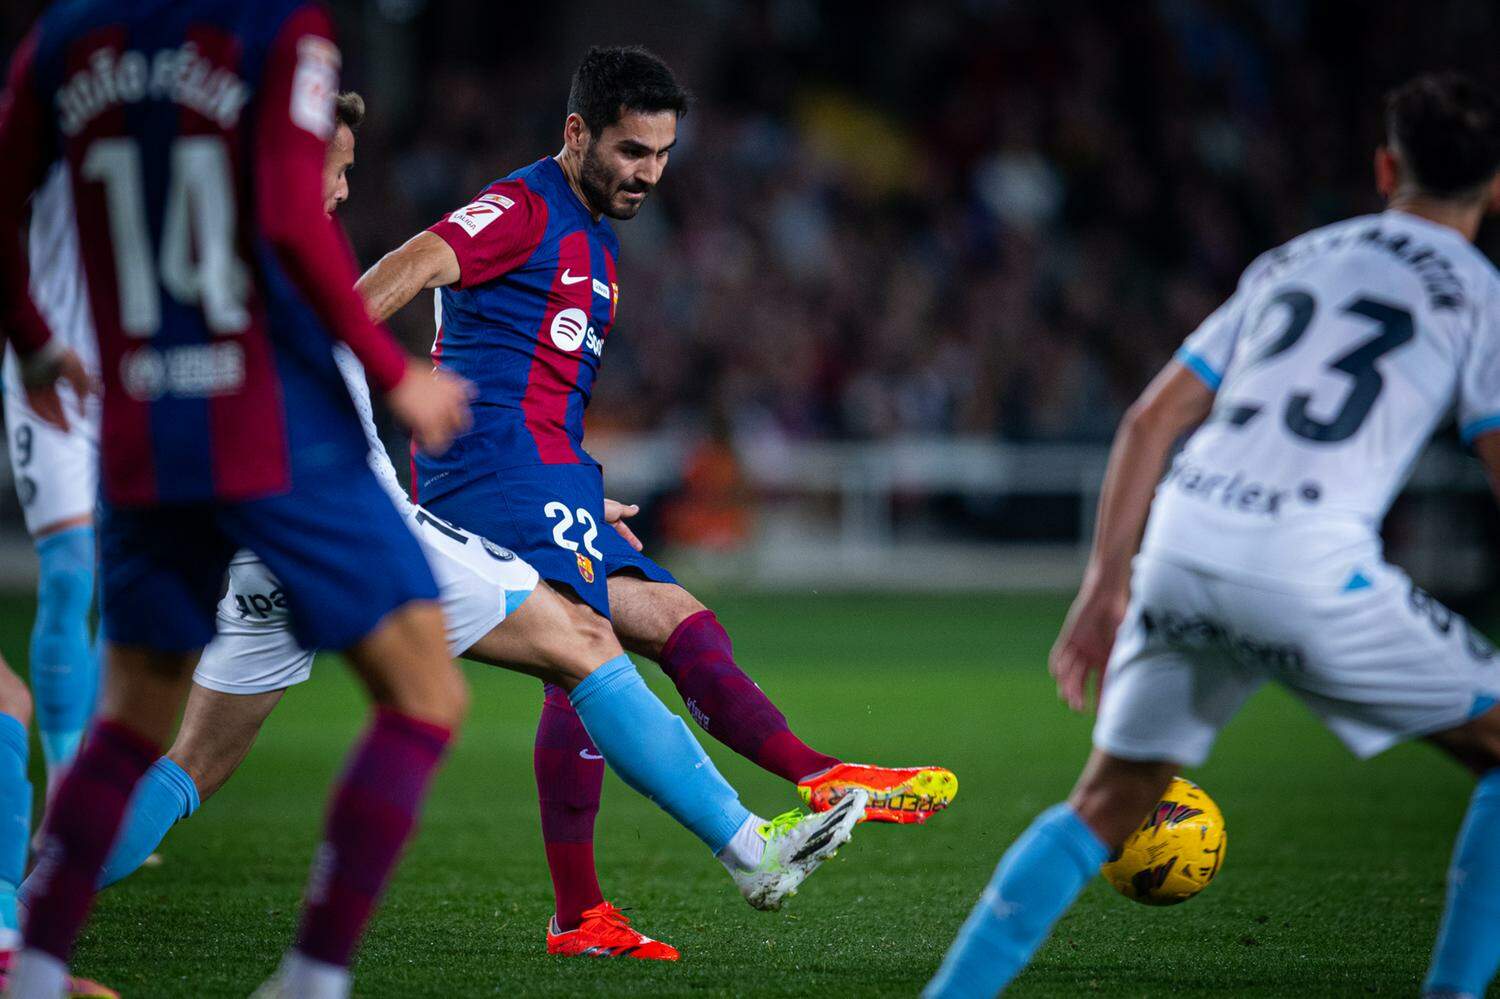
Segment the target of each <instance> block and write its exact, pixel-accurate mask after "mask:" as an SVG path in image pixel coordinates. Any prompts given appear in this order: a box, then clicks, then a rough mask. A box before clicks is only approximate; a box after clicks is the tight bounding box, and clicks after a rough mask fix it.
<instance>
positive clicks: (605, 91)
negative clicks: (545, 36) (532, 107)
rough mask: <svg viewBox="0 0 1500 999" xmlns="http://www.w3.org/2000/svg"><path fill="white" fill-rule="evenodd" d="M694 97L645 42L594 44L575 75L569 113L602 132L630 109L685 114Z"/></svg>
mask: <svg viewBox="0 0 1500 999" xmlns="http://www.w3.org/2000/svg"><path fill="white" fill-rule="evenodd" d="M691 100H692V98H691V97H690V95H689V94H688V92H687V91H686V90H684V89H683V88H682V87H681V86H680V85H679V84H678V83H677V79H676V77H674V76H673V75H672V71H671V70H670V69H668V68H667V64H666V63H664V62H662V61H661V60H660V59H658V58H657V57H656V56H655V55H654V54H652V53H651V52H648V51H647V50H646V49H644V48H642V47H641V46H639V45H630V46H614V47H609V48H606V47H604V46H600V45H595V46H593V47H592V48H590V49H589V50H588V52H586V53H584V56H583V62H581V63H579V64H578V70H577V72H575V73H574V74H573V86H572V87H571V88H570V89H569V90H568V113H569V114H576V115H578V116H579V117H581V118H582V119H583V123H584V124H585V125H587V126H588V127H589V132H591V133H592V134H593V135H595V136H598V135H599V133H600V132H602V131H604V130H605V129H606V128H608V127H609V126H611V125H613V124H614V123H615V122H617V121H619V120H620V116H621V115H622V114H624V113H625V112H627V111H642V112H645V113H647V114H651V113H653V112H657V111H672V112H675V113H676V115H677V117H679V118H681V117H682V116H683V115H685V114H687V111H688V105H689V104H690V103H691Z"/></svg>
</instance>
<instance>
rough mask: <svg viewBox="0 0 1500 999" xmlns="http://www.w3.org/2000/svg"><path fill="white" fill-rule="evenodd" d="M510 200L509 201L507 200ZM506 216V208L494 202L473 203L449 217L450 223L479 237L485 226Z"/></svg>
mask: <svg viewBox="0 0 1500 999" xmlns="http://www.w3.org/2000/svg"><path fill="white" fill-rule="evenodd" d="M507 200H509V199H507ZM504 214H505V208H504V207H503V206H501V205H499V204H496V203H495V202H492V201H473V202H470V203H469V204H467V205H464V206H463V207H462V208H460V209H459V210H458V211H456V212H454V213H453V214H451V215H449V216H448V221H449V222H452V223H453V224H454V225H456V226H458V227H459V228H460V229H462V230H463V231H464V232H466V233H468V234H469V235H470V236H477V235H479V234H480V233H481V232H483V231H484V228H485V226H487V225H489V224H490V223H491V222H493V221H495V220H496V219H497V218H499V217H500V216H501V215H504Z"/></svg>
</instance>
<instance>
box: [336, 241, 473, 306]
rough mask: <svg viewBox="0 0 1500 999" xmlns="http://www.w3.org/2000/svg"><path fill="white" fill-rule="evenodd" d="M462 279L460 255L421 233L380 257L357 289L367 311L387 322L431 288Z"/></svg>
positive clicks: (442, 243) (442, 242)
mask: <svg viewBox="0 0 1500 999" xmlns="http://www.w3.org/2000/svg"><path fill="white" fill-rule="evenodd" d="M458 278H459V270H458V255H457V254H455V253H454V252H453V248H452V247H451V246H449V245H448V244H447V243H446V242H445V241H444V240H443V239H442V237H440V236H437V235H434V234H433V233H430V232H419V233H417V234H416V235H415V236H413V237H412V238H411V239H408V240H407V241H406V242H405V243H402V244H401V245H400V246H399V247H397V248H396V249H394V250H392V251H391V252H390V253H387V254H386V255H385V256H383V257H381V258H380V260H379V262H377V263H376V264H375V266H374V267H371V268H370V269H369V270H367V271H365V273H364V275H363V276H362V277H361V278H360V279H359V281H358V282H357V283H356V284H355V285H354V290H355V291H357V292H359V295H360V297H361V298H363V299H364V301H365V311H366V312H368V313H369V314H370V318H371V319H373V320H374V321H376V322H377V323H380V322H385V321H386V320H387V319H389V318H390V317H391V316H393V315H395V314H396V313H398V312H400V311H401V310H402V309H403V308H405V307H406V304H407V303H408V302H410V301H411V300H412V299H413V298H416V297H417V292H419V291H423V290H426V289H428V288H442V287H446V286H447V285H450V284H453V283H454V282H455V281H457V280H458Z"/></svg>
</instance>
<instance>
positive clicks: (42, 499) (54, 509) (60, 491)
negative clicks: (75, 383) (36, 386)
mask: <svg viewBox="0 0 1500 999" xmlns="http://www.w3.org/2000/svg"><path fill="white" fill-rule="evenodd" d="M6 383H7V384H6V392H5V432H6V445H7V447H8V449H9V451H10V468H11V472H12V473H13V474H14V476H15V480H16V496H17V497H18V498H19V499H20V501H21V513H22V515H23V516H24V517H25V518H26V530H27V532H28V533H29V534H31V536H32V537H36V536H37V535H38V534H41V533H44V532H46V531H47V529H48V528H50V527H52V526H53V525H55V524H60V523H62V522H64V521H68V520H76V519H77V518H79V517H91V516H93V513H94V503H95V500H96V499H97V497H98V492H99V400H98V399H97V398H91V399H89V400H88V402H87V403H86V404H85V410H84V414H83V415H82V416H80V415H79V413H78V408H77V404H76V402H75V401H74V400H75V398H76V397H75V396H74V395H73V393H72V391H71V390H70V389H68V388H67V387H66V386H62V387H60V388H59V389H58V395H60V396H61V397H62V399H63V406H64V408H65V409H66V411H67V414H68V421H69V425H70V429H68V430H67V431H62V430H59V429H57V428H56V427H54V426H53V425H52V424H50V423H48V422H46V421H45V420H43V419H42V418H41V417H39V416H37V415H36V413H34V412H33V411H32V409H31V406H30V405H28V404H27V402H26V396H25V394H24V393H23V392H22V391H21V389H20V385H19V382H17V383H15V384H11V379H9V378H7V379H6Z"/></svg>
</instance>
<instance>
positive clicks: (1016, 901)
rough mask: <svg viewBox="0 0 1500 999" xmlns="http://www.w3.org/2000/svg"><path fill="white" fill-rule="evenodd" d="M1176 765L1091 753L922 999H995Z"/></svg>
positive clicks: (1006, 862)
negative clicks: (1065, 795) (927, 998)
mask: <svg viewBox="0 0 1500 999" xmlns="http://www.w3.org/2000/svg"><path fill="white" fill-rule="evenodd" d="M1178 766H1179V764H1177V763H1173V762H1163V761H1133V760H1126V759H1123V758H1121V757H1117V756H1112V755H1110V754H1109V753H1106V752H1103V751H1102V750H1098V749H1096V750H1094V752H1093V754H1092V755H1091V756H1090V757H1089V762H1088V764H1087V765H1086V766H1085V767H1084V771H1083V775H1082V776H1081V777H1080V778H1079V779H1078V784H1077V786H1075V787H1074V788H1073V793H1072V794H1071V795H1069V796H1068V800H1067V801H1066V802H1065V803H1063V804H1058V805H1053V806H1052V807H1051V808H1049V809H1047V810H1046V811H1045V812H1043V813H1042V814H1041V815H1039V816H1037V818H1036V819H1035V821H1033V822H1032V823H1031V825H1030V826H1029V827H1027V829H1026V831H1025V832H1023V833H1022V834H1021V836H1020V838H1019V839H1017V840H1016V841H1015V842H1014V843H1013V844H1012V845H1011V847H1010V849H1009V850H1007V851H1006V852H1005V856H1004V857H1002V858H1001V859H1000V865H999V866H998V867H996V868H995V873H994V875H993V876H992V877H991V878H990V883H989V885H988V886H987V887H986V888H985V890H984V893H983V894H982V895H981V896H980V898H979V902H978V904H977V905H975V907H974V909H973V911H972V912H970V913H969V918H968V919H967V920H965V921H964V924H963V926H962V928H960V929H959V931H958V937H957V939H955V940H954V942H953V946H952V948H951V949H950V950H949V951H948V955H947V957H946V958H945V959H944V961H943V966H942V967H941V968H939V969H938V973H937V974H936V975H935V976H934V977H933V979H932V981H931V982H930V983H928V985H927V988H926V990H925V991H924V992H923V994H924V995H926V996H930V997H938V996H941V997H944V999H979V997H984V999H989V997H991V996H994V995H995V994H996V993H998V992H999V991H1000V990H1001V989H1002V988H1003V987H1004V986H1005V985H1006V984H1007V983H1008V982H1010V980H1011V979H1012V978H1014V977H1015V976H1016V975H1017V974H1019V973H1020V971H1021V969H1022V968H1024V967H1025V966H1026V964H1027V962H1029V961H1030V960H1031V955H1032V954H1034V953H1035V952H1036V949H1037V948H1038V947H1039V946H1041V944H1042V941H1044V940H1045V939H1046V938H1047V934H1048V933H1050V932H1051V930H1052V924H1053V923H1055V922H1057V920H1058V918H1059V917H1060V916H1061V915H1062V914H1063V913H1064V912H1066V911H1068V909H1069V908H1070V907H1071V906H1072V905H1073V902H1074V900H1075V899H1077V898H1078V894H1079V893H1080V892H1081V891H1083V889H1084V886H1085V885H1087V884H1088V882H1089V879H1090V878H1092V877H1094V875H1096V874H1097V873H1098V872H1099V865H1100V864H1102V863H1104V861H1105V860H1107V859H1108V858H1109V855H1110V853H1111V852H1113V851H1114V850H1117V849H1119V848H1120V846H1121V845H1123V844H1124V842H1125V840H1126V839H1127V838H1128V837H1129V836H1130V833H1131V832H1132V831H1133V830H1134V829H1135V828H1136V827H1137V826H1139V825H1140V823H1141V820H1142V818H1144V817H1145V816H1146V815H1148V814H1150V811H1151V809H1152V807H1153V806H1154V805H1155V804H1156V802H1157V801H1159V800H1160V799H1161V795H1162V792H1164V791H1165V790H1166V789H1167V785H1169V784H1170V783H1171V782H1172V776H1173V775H1174V774H1175V773H1176V772H1177V769H1178Z"/></svg>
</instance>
